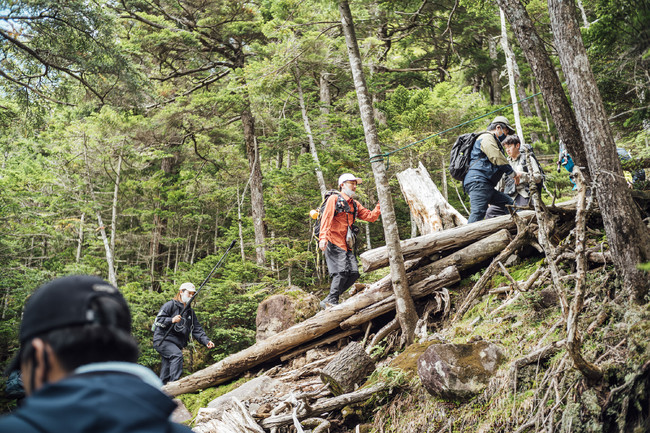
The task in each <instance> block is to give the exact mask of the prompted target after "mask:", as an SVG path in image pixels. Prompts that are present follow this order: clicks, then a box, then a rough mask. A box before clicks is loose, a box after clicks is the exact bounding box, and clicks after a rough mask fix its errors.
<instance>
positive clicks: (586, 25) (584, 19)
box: [578, 0, 589, 29]
mask: <svg viewBox="0 0 650 433" xmlns="http://www.w3.org/2000/svg"><path fill="white" fill-rule="evenodd" d="M578 8H580V13H581V14H582V24H583V27H584V28H586V29H588V28H589V20H588V19H587V14H586V12H585V7H584V6H583V5H582V2H581V1H580V0H578Z"/></svg>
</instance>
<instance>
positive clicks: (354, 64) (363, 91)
mask: <svg viewBox="0 0 650 433" xmlns="http://www.w3.org/2000/svg"><path fill="white" fill-rule="evenodd" d="M339 13H340V14H341V23H342V27H343V33H344V35H345V41H346V44H347V47H348V56H349V58H350V69H351V70H352V77H353V79H354V87H355V89H356V92H357V99H358V102H359V110H360V112H361V121H362V123H363V129H364V135H365V137H366V145H367V146H368V153H369V154H370V156H371V157H373V156H375V155H379V154H381V147H380V145H379V137H378V136H377V127H376V125H375V119H374V116H373V108H372V104H371V102H370V101H371V100H370V95H369V93H368V87H367V85H366V80H365V78H364V74H363V66H362V64H361V55H360V54H359V45H358V43H357V37H356V34H355V31H354V22H353V21H352V13H351V12H350V5H349V4H348V1H347V0H341V1H340V2H339ZM372 171H373V173H374V176H375V182H376V184H377V195H378V196H379V203H380V204H381V209H382V214H383V215H382V220H383V222H384V234H385V237H386V246H387V248H388V252H389V256H390V272H391V279H392V281H393V290H394V291H395V296H396V297H397V299H398V302H397V317H398V319H399V322H400V326H401V328H402V338H403V339H404V342H406V343H409V344H410V343H411V342H412V341H413V338H414V335H415V324H416V323H417V314H416V313H415V305H414V303H413V299H412V298H411V295H410V293H409V290H408V283H407V280H406V270H405V268H404V258H403V257H402V251H401V249H400V243H399V231H398V228H397V218H396V216H395V209H394V208H393V200H392V195H391V191H390V186H389V184H388V177H387V176H386V169H385V167H384V162H383V161H381V160H379V161H377V160H375V161H374V162H373V163H372Z"/></svg>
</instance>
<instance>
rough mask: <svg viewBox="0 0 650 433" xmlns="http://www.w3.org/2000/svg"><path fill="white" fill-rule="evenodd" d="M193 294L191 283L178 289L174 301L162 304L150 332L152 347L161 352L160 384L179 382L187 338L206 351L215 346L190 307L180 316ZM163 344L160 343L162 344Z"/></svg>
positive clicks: (193, 288) (194, 290)
mask: <svg viewBox="0 0 650 433" xmlns="http://www.w3.org/2000/svg"><path fill="white" fill-rule="evenodd" d="M195 293H196V288H195V287H194V284H192V283H183V284H181V286H180V287H179V289H178V293H176V296H174V299H172V300H171V301H168V302H166V303H165V305H163V306H162V308H161V309H160V311H159V312H158V315H157V316H156V322H155V325H156V327H155V329H154V332H153V347H154V349H156V351H158V353H160V356H161V357H162V362H161V365H160V379H161V380H162V381H163V383H165V384H166V383H167V382H173V381H175V380H178V379H179V378H180V377H181V374H182V373H183V350H182V349H183V348H184V347H185V346H187V340H188V339H189V337H190V334H191V335H192V337H194V338H196V340H197V341H198V342H199V343H201V344H203V345H204V346H205V347H207V348H208V349H212V348H213V347H214V343H213V342H212V341H210V339H209V338H208V336H207V335H205V331H204V330H203V327H202V326H201V324H200V323H199V320H198V319H197V318H196V314H194V310H192V308H188V309H186V310H185V312H184V313H183V316H182V317H181V314H180V313H181V311H182V310H183V307H184V306H185V304H186V303H187V302H189V300H190V299H191V298H192V296H194V294H195ZM170 326H171V327H172V329H171V331H170V332H169V334H168V335H167V338H165V341H163V337H164V335H165V333H166V332H167V329H168V328H169V327H170ZM161 342H162V343H161Z"/></svg>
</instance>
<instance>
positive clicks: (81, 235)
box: [75, 212, 86, 263]
mask: <svg viewBox="0 0 650 433" xmlns="http://www.w3.org/2000/svg"><path fill="white" fill-rule="evenodd" d="M85 219H86V212H82V213H81V218H80V219H79V236H78V237H77V256H76V257H75V263H79V261H80V260H81V248H82V247H83V243H84V220H85Z"/></svg>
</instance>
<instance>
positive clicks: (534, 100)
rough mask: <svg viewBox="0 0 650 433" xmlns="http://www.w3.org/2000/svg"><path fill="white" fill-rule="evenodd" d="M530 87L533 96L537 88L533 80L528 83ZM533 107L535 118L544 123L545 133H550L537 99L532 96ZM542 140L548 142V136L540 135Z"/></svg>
mask: <svg viewBox="0 0 650 433" xmlns="http://www.w3.org/2000/svg"><path fill="white" fill-rule="evenodd" d="M530 87H531V92H532V94H533V95H535V94H536V93H537V86H536V85H535V80H531V82H530ZM532 99H533V105H534V106H535V112H536V113H537V117H539V118H540V119H541V120H542V121H543V122H544V123H546V131H547V132H550V129H551V128H550V125H549V124H548V120H546V115H545V114H544V111H543V110H542V106H541V104H540V103H539V99H538V98H537V96H533V98H532ZM542 138H543V139H544V141H548V135H547V134H542Z"/></svg>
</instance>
